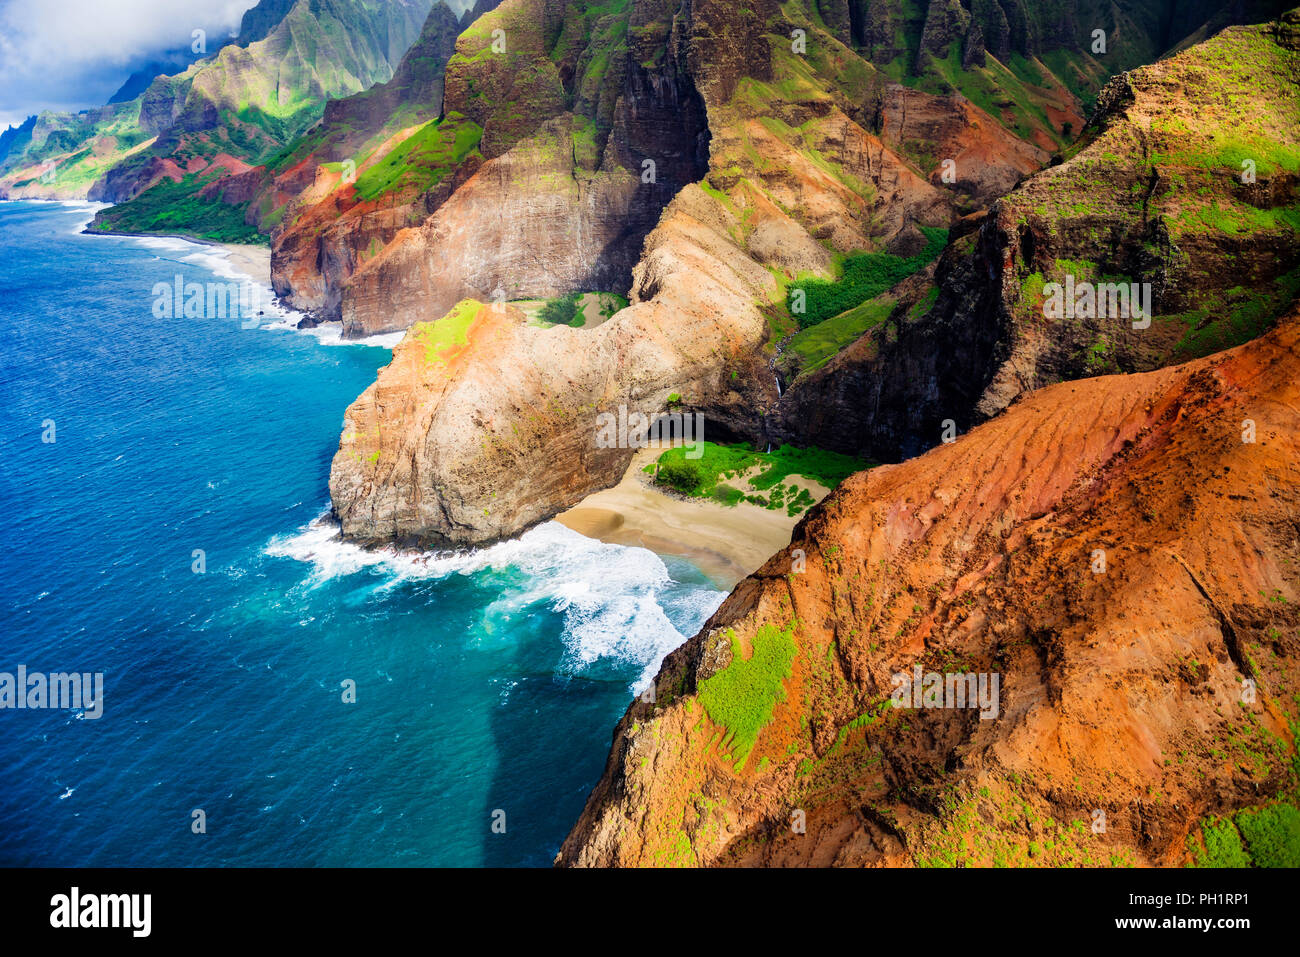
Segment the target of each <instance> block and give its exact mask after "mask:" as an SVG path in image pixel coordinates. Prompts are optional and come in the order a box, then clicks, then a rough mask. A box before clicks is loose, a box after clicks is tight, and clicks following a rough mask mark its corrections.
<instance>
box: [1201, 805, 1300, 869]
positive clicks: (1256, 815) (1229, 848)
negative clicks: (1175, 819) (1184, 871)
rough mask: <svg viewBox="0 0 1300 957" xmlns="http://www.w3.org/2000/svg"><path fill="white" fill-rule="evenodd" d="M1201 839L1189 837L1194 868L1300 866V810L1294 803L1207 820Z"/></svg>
mask: <svg viewBox="0 0 1300 957" xmlns="http://www.w3.org/2000/svg"><path fill="white" fill-rule="evenodd" d="M1197 836H1198V835H1197V834H1196V832H1193V833H1192V834H1190V835H1188V838H1187V841H1188V850H1189V851H1190V852H1191V854H1192V861H1191V865H1190V866H1192V867H1300V810H1297V809H1296V807H1295V806H1294V805H1292V804H1285V803H1279V804H1270V805H1266V806H1264V807H1258V808H1246V809H1244V810H1241V811H1238V812H1237V813H1236V814H1233V815H1231V816H1230V817H1213V818H1207V819H1205V820H1203V821H1202V822H1201V829H1200V835H1199V836H1200V840H1199V841H1198V840H1197Z"/></svg>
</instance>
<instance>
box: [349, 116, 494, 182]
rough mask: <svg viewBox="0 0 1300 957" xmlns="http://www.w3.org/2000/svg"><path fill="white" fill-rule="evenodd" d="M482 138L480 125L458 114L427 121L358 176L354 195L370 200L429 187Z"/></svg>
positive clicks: (446, 173)
mask: <svg viewBox="0 0 1300 957" xmlns="http://www.w3.org/2000/svg"><path fill="white" fill-rule="evenodd" d="M482 138H483V128H482V127H481V126H479V125H478V124H477V123H475V122H473V121H472V120H467V119H466V118H465V117H463V116H461V115H460V114H459V113H448V114H447V116H446V117H445V118H443V119H442V120H441V121H439V120H430V121H429V122H428V123H426V124H425V125H424V126H422V127H421V128H420V129H419V130H418V131H417V132H415V133H413V134H412V135H411V136H410V137H409V138H407V139H406V140H404V141H403V142H401V143H399V144H398V145H397V146H396V147H394V148H393V150H392V151H391V152H389V153H388V155H386V156H385V157H384V158H383V159H381V160H380V161H379V162H377V163H375V164H374V165H373V166H371V167H370V168H369V169H367V170H366V171H365V172H364V173H362V174H361V175H360V176H358V177H357V182H356V190H357V195H358V196H359V197H360V198H361V199H363V200H367V201H369V200H373V199H378V198H379V197H380V196H382V195H384V194H385V193H390V192H393V191H395V190H412V191H416V192H424V191H425V190H428V189H431V188H433V187H434V186H437V185H438V184H439V183H441V182H442V181H443V180H444V179H446V178H447V176H449V175H450V174H451V173H452V171H453V170H455V168H456V167H457V166H459V165H460V164H461V163H463V162H464V161H465V159H466V158H467V157H469V156H470V154H472V153H473V152H474V151H475V150H477V149H478V144H479V140H481V139H482Z"/></svg>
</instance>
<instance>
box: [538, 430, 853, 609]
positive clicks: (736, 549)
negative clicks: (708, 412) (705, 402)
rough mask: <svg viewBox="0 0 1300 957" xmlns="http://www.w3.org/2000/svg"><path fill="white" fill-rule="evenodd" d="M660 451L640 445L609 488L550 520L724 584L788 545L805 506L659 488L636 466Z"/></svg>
mask: <svg viewBox="0 0 1300 957" xmlns="http://www.w3.org/2000/svg"><path fill="white" fill-rule="evenodd" d="M662 452H663V450H662V449H641V450H640V451H639V452H637V454H636V456H635V457H634V458H633V459H632V464H631V465H630V466H628V470H627V472H626V473H624V475H623V478H622V480H621V481H620V482H619V483H618V484H617V485H615V486H614V487H613V488H609V489H606V490H605V491H603V492H596V493H595V494H593V495H588V496H587V497H586V498H585V499H583V500H582V501H581V502H579V503H578V504H577V505H575V506H574V507H573V508H571V509H569V510H568V511H567V512H563V513H561V514H560V515H557V516H556V518H555V520H556V521H557V522H559V523H561V524H562V525H565V526H567V527H568V528H571V529H573V530H574V531H575V532H578V533H579V534H582V535H586V536H588V537H589V538H596V539H599V540H600V541H602V542H610V543H612V544H616V545H639V546H641V547H643V548H648V549H650V550H651V551H654V552H658V553H659V554H661V555H680V556H681V557H683V558H686V559H689V560H690V561H692V562H694V563H695V564H696V565H697V566H698V567H699V568H700V569H701V570H703V571H704V573H705V574H706V575H708V576H709V577H710V578H712V579H713V580H714V581H716V582H717V583H718V585H719V586H721V587H724V588H727V589H730V588H731V587H732V586H733V585H735V584H736V582H738V581H740V580H741V579H742V578H744V577H746V576H747V575H750V574H752V573H753V572H755V571H757V570H758V569H759V568H760V567H761V566H762V565H763V563H764V562H766V561H767V560H768V559H769V558H771V557H772V555H773V554H774V553H775V552H778V551H780V550H781V549H782V548H785V546H787V545H789V544H790V533H791V531H793V530H794V527H795V525H796V524H798V522H799V519H801V518H802V517H803V516H804V514H807V513H806V512H804V513H801V514H799V515H797V516H793V517H792V516H790V515H788V514H787V513H786V510H785V509H766V508H763V507H761V506H759V505H754V504H752V503H750V502H740V503H738V504H736V505H732V506H727V505H722V504H720V503H718V502H712V501H706V500H704V499H686V498H682V497H679V496H676V495H669V494H666V493H664V492H661V491H659V490H658V489H657V488H656V487H655V486H654V485H653V483H652V482H651V481H650V476H649V475H647V474H645V473H644V472H642V469H643V468H644V467H645V466H647V465H649V464H650V463H652V462H654V461H655V459H657V458H658V457H659V456H660V454H662ZM787 483H788V484H791V485H798V486H801V487H803V488H806V489H808V491H809V493H810V494H811V495H812V497H813V498H814V499H815V500H816V501H819V502H820V501H821V500H822V499H823V498H825V497H826V495H828V494H829V489H827V488H825V487H824V486H821V485H818V484H817V483H815V482H811V481H809V480H807V479H805V478H803V477H802V476H800V477H794V476H791V477H790V478H789V479H787Z"/></svg>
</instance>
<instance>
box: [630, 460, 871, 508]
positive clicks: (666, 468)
mask: <svg viewBox="0 0 1300 957" xmlns="http://www.w3.org/2000/svg"><path fill="white" fill-rule="evenodd" d="M703 446H704V448H703V454H702V455H701V456H700V458H698V459H691V458H687V452H689V451H690V449H689V448H687V447H686V446H680V447H678V448H675V449H668V450H667V451H665V452H664V453H663V454H662V455H661V456H659V459H658V461H657V462H655V463H654V464H651V465H648V466H646V469H645V471H646V472H647V473H652V474H654V476H655V482H656V483H657V484H659V485H663V486H665V487H667V488H671V489H674V490H676V491H678V492H680V493H682V494H683V495H690V496H692V497H694V498H708V499H713V500H715V501H718V502H721V503H722V504H724V505H735V504H736V503H738V502H740V501H741V500H742V499H743V500H744V501H747V502H752V503H753V504H755V505H761V506H763V507H764V508H769V509H773V510H775V509H778V508H784V509H786V511H787V514H789V515H790V516H795V515H799V514H801V513H802V512H804V511H805V510H806V509H807V508H808V507H809V506H810V505H812V504H813V498H812V495H811V494H810V493H809V492H808V490H807V489H805V488H799V487H797V486H794V485H791V484H788V483H786V481H785V480H786V479H787V478H789V477H790V476H791V475H802V476H804V477H805V478H808V479H811V480H812V481H814V482H817V483H818V484H820V485H824V486H826V487H827V488H834V487H835V486H837V485H839V484H840V482H842V481H844V479H846V478H848V477H849V476H850V475H852V474H853V473H854V472H860V471H862V470H863V469H865V468H870V467H871V464H870V463H868V462H864V461H862V460H861V459H857V458H854V457H853V456H850V455H841V454H840V453H838V452H828V451H826V450H825V449H818V448H807V449H800V448H795V447H794V446H793V445H784V446H782V447H781V448H779V449H776V450H775V451H773V452H755V451H754V450H753V449H751V448H749V447H748V446H747V445H744V444H739V443H738V444H736V445H718V444H715V443H713V442H705V443H703ZM755 469H758V470H759V471H758V473H757V474H756V475H753V476H752V477H748V478H746V479H745V482H746V483H747V484H748V486H749V489H750V492H749V493H746V492H744V491H742V490H741V489H739V488H736V487H734V486H732V485H727V484H724V482H723V480H724V479H733V480H734V479H739V478H740V477H741V476H742V475H745V474H746V473H748V472H751V471H753V470H755ZM756 493H766V494H756Z"/></svg>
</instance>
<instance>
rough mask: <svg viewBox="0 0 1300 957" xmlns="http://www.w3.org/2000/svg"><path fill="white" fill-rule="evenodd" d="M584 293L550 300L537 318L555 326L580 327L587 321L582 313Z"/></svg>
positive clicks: (575, 293)
mask: <svg viewBox="0 0 1300 957" xmlns="http://www.w3.org/2000/svg"><path fill="white" fill-rule="evenodd" d="M581 300H582V293H578V292H574V293H570V294H569V295H567V296H561V297H560V298H558V299H549V300H547V302H546V305H544V306H542V311H541V312H540V313H538V316H537V318H539V319H540V320H541V321H542V322H547V323H550V324H551V325H553V326H579V327H581V326H582V325H583V323H585V322H586V321H587V317H586V315H585V314H584V313H583V311H582V303H581Z"/></svg>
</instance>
